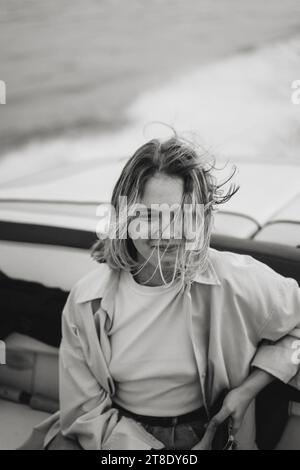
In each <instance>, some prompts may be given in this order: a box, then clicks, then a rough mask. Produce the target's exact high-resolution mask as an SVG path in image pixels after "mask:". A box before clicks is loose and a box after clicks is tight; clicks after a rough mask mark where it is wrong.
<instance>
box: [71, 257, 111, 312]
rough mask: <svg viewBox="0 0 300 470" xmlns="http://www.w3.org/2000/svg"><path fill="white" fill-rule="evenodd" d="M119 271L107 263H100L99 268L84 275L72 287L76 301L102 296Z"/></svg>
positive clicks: (85, 300)
mask: <svg viewBox="0 0 300 470" xmlns="http://www.w3.org/2000/svg"><path fill="white" fill-rule="evenodd" d="M116 275H117V271H115V270H113V269H112V268H111V267H109V266H108V264H106V263H101V264H98V266H97V268H95V269H93V270H92V271H90V272H89V273H88V274H86V275H85V276H83V277H82V278H81V279H80V280H79V281H78V282H77V283H76V284H75V285H74V286H73V288H72V291H71V293H72V294H73V298H74V302H75V303H82V302H89V301H92V300H94V299H97V298H102V297H103V296H104V294H105V292H106V291H107V289H108V287H110V286H111V283H112V281H113V280H114V279H115V277H116Z"/></svg>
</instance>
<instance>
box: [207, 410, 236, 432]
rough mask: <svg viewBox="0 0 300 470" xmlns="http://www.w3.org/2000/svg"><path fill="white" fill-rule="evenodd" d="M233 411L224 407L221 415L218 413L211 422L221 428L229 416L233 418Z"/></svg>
mask: <svg viewBox="0 0 300 470" xmlns="http://www.w3.org/2000/svg"><path fill="white" fill-rule="evenodd" d="M231 414H232V411H231V410H230V409H229V408H228V407H227V406H224V405H223V406H222V408H221V410H220V411H219V413H217V414H216V415H215V416H214V417H213V418H212V419H211V421H210V423H213V424H214V426H215V427H218V426H220V424H222V423H223V422H224V421H225V420H226V419H227V418H229V416H231Z"/></svg>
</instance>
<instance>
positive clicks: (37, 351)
mask: <svg viewBox="0 0 300 470" xmlns="http://www.w3.org/2000/svg"><path fill="white" fill-rule="evenodd" d="M123 164H124V161H123V160H119V161H114V162H111V163H103V162H99V161H98V162H95V161H90V162H86V163H84V164H78V165H74V166H73V167H72V168H70V167H65V168H59V169H54V170H48V171H43V172H40V173H37V174H34V175H30V176H27V177H23V178H19V179H15V180H10V181H7V182H6V183H5V184H2V186H1V189H0V260H1V264H0V271H2V272H3V273H5V275H6V276H9V277H10V278H12V279H18V280H23V281H25V282H38V283H41V284H42V285H43V286H45V287H46V288H49V289H50V288H59V289H61V290H63V291H65V292H68V291H70V289H71V288H72V286H73V285H74V284H75V283H76V282H77V281H78V280H79V279H80V278H81V277H82V276H84V275H85V274H87V273H88V272H89V271H90V270H92V269H94V268H95V262H94V261H93V260H92V259H91V257H90V252H89V249H90V247H91V245H92V244H93V243H94V241H95V240H96V238H97V237H96V227H97V222H98V220H97V213H98V212H97V210H98V208H99V206H101V204H106V203H108V202H109V200H110V195H111V192H112V189H113V186H114V184H115V182H116V180H117V178H118V176H119V174H120V171H121V168H122V166H123ZM216 177H218V174H216ZM299 181H300V167H296V166H287V165H275V166H270V165H258V164H248V163H247V164H240V165H239V172H238V177H237V183H238V184H239V185H240V190H239V191H238V193H237V194H236V195H235V196H234V197H233V198H232V199H231V200H230V201H229V202H228V203H227V204H225V205H224V207H222V208H220V210H219V211H218V212H216V214H215V224H214V232H213V236H212V242H211V245H212V247H214V248H216V249H218V250H226V251H233V252H236V253H244V254H248V255H251V256H253V257H255V258H257V259H258V260H260V261H263V262H264V263H266V264H268V265H269V266H270V267H272V268H273V269H275V270H276V271H278V272H279V273H280V274H282V275H284V276H287V277H293V278H294V279H296V280H297V281H298V283H299V284H300V250H299V248H300V192H299ZM2 315H5V312H3V313H2ZM5 348H6V364H5V365H4V364H3V365H0V396H1V397H2V398H0V449H15V448H18V447H19V446H20V445H21V444H22V443H23V442H24V441H25V440H26V438H27V437H28V436H29V434H30V433H31V430H32V428H33V426H34V425H36V424H37V423H39V422H41V421H42V420H43V419H44V418H45V417H46V416H48V414H49V412H51V411H53V409H54V408H55V403H57V402H58V349H57V347H54V346H49V345H47V344H46V343H44V342H42V341H39V340H37V339H34V338H32V337H30V336H29V335H22V334H19V333H17V332H13V333H12V334H10V335H9V337H8V338H7V339H6V340H5ZM16 391H21V392H22V393H23V394H25V395H26V396H27V397H28V396H30V397H36V400H35V401H34V400H33V401H28V403H22V402H21V403H20V400H19V399H17V398H18V397H19V396H20V395H18V394H14V393H15V392H16ZM5 393H6V395H5ZM16 397H17V398H16ZM21 401H22V400H21ZM33 403H34V404H33ZM295 409H298V412H299V415H297V413H296V414H295V416H292V417H291V418H290V422H289V427H288V428H287V430H286V432H285V436H284V439H285V442H286V441H288V442H295V439H296V437H297V436H296V434H298V435H300V410H299V406H298V407H297V406H295Z"/></svg>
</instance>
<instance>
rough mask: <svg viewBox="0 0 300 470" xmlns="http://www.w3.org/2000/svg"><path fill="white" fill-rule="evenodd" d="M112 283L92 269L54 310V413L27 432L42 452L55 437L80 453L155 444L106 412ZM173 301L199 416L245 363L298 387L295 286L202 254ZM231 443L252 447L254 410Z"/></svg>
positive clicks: (111, 387) (245, 264)
mask: <svg viewBox="0 0 300 470" xmlns="http://www.w3.org/2000/svg"><path fill="white" fill-rule="evenodd" d="M118 281H119V273H118V271H114V270H112V269H110V268H109V267H108V266H107V265H106V264H101V265H99V266H98V267H97V269H95V270H94V271H92V272H91V273H89V274H88V275H87V276H85V277H84V278H83V279H81V280H80V281H79V282H78V283H77V284H76V285H75V286H74V287H73V289H72V290H71V292H70V295H69V297H68V299H67V302H66V305H65V307H64V310H63V339H62V343H61V347H60V411H59V412H58V413H56V414H55V415H53V416H51V417H50V418H49V419H48V420H47V421H45V422H43V423H42V424H41V425H39V426H38V427H37V428H36V431H40V432H41V433H42V435H43V436H45V440H44V445H47V444H48V443H49V442H50V440H51V439H52V438H53V437H54V436H55V435H56V434H57V432H59V431H61V432H62V433H63V435H65V436H67V437H70V438H76V439H78V441H79V442H80V444H81V446H82V447H83V448H84V449H93V450H98V449H99V450H100V449H150V448H153V449H159V448H162V447H163V446H164V445H163V443H161V442H160V441H158V440H157V439H156V438H155V437H154V436H152V435H151V434H149V433H148V432H147V431H146V430H145V429H144V428H143V427H142V425H141V424H139V423H137V422H136V421H134V420H132V419H130V418H127V417H122V418H121V419H119V416H118V411H117V410H116V409H115V408H113V407H112V400H113V396H114V393H115V384H114V381H113V379H112V377H111V374H110V371H109V368H108V364H109V361H110V357H111V348H110V341H109V338H108V335H107V331H108V330H109V328H110V326H111V325H112V322H113V315H114V299H115V292H116V289H117V288H118ZM182 295H184V296H185V302H184V305H185V308H186V309H187V312H188V316H189V328H190V333H191V338H192V342H193V348H194V352H195V357H196V361H197V367H198V371H199V377H200V385H201V390H202V397H201V400H202V398H203V399H204V405H205V407H206V409H207V412H208V413H209V410H210V406H211V405H212V403H213V402H214V400H215V399H216V397H217V396H218V394H219V393H220V391H221V390H222V389H224V388H227V389H232V388H235V387H237V386H239V385H241V384H242V382H243V381H244V380H245V379H246V378H247V376H248V375H249V373H250V371H251V367H253V366H255V367H258V368H260V369H263V370H265V371H267V372H269V373H271V374H272V375H274V376H276V377H278V378H279V379H280V380H282V381H284V382H286V383H288V382H289V383H290V384H291V385H293V386H296V387H297V388H299V389H300V373H298V368H299V360H297V354H296V352H297V350H296V349H295V348H296V347H297V344H298V347H299V339H300V289H299V287H298V284H297V282H296V281H295V280H294V279H291V278H285V277H283V276H281V275H279V274H277V273H276V272H275V271H273V270H272V269H271V268H269V267H268V266H266V265H265V264H263V263H260V262H259V261H257V260H255V259H254V258H252V257H250V256H246V255H238V254H234V253H231V252H220V251H217V250H214V249H212V248H210V249H209V264H208V269H207V270H206V272H205V273H199V274H197V276H196V277H195V278H194V282H193V283H192V284H191V285H189V286H188V287H186V288H185V289H184V291H183V294H182ZM100 299H101V301H99V300H100ZM95 306H96V308H95ZM263 340H266V341H263ZM262 341H263V342H262ZM261 342H262V343H261ZM299 356H300V354H299ZM183 400H184V397H183ZM43 439H44V437H43ZM237 440H238V442H239V447H240V448H241V449H253V448H255V425H254V403H253V405H252V406H250V407H249V408H248V411H247V414H246V416H245V419H244V421H243V425H242V427H241V429H240V431H239V433H238V435H237Z"/></svg>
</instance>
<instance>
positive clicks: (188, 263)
mask: <svg viewBox="0 0 300 470" xmlns="http://www.w3.org/2000/svg"><path fill="white" fill-rule="evenodd" d="M254 185H255V182H254ZM235 192H236V188H234V187H231V188H230V190H229V191H228V192H227V193H226V194H225V193H224V192H223V186H222V185H218V184H217V181H216V179H215V177H214V176H213V174H212V167H211V162H210V161H208V160H207V159H206V157H204V156H202V155H201V152H200V151H198V150H197V148H195V147H194V146H193V145H191V144H190V143H188V142H186V141H184V140H182V139H180V138H178V137H177V136H176V135H175V136H174V137H172V138H171V139H169V140H167V141H165V142H160V141H159V140H152V141H150V142H148V143H146V144H145V145H143V146H142V147H141V148H139V149H138V150H137V151H136V152H135V153H134V155H133V156H132V157H131V158H130V159H129V161H128V162H127V163H126V165H125V167H124V169H123V171H122V174H121V176H120V178H119V180H118V181H117V183H116V185H115V188H114V191H113V195H112V200H111V204H112V208H114V209H115V210H116V214H117V216H116V218H115V219H114V220H113V218H111V223H110V225H109V231H108V234H109V236H107V237H106V238H105V239H103V240H100V241H99V242H97V243H96V245H95V246H94V248H93V256H94V258H95V259H96V260H97V261H99V263H100V264H99V266H98V267H97V268H96V269H95V270H94V271H93V272H91V273H90V274H88V275H87V276H86V277H85V278H83V279H82V280H81V281H79V282H78V283H77V284H76V285H75V287H74V288H73V289H72V291H71V293H70V295H69V297H68V300H67V303H66V305H65V308H64V311H63V339H62V343H61V348H60V411H59V412H58V413H56V414H55V415H53V416H51V418H50V419H48V420H47V421H46V422H44V423H42V424H41V425H40V426H38V427H37V428H36V429H35V438H36V439H37V440H36V442H38V441H39V442H40V444H41V445H43V446H44V447H45V448H49V449H61V448H69V449H80V448H83V449H87V450H88V449H99V450H100V449H151V448H153V449H160V448H165V449H194V450H196V449H206V448H211V447H212V445H213V444H212V443H213V438H214V436H215V433H216V430H217V429H218V428H219V426H220V424H221V423H223V422H226V423H227V424H228V428H229V431H228V433H229V434H232V435H234V438H235V441H236V445H237V447H238V448H240V449H255V416H254V399H255V397H256V395H257V393H258V392H259V391H261V390H262V389H263V388H264V387H265V386H266V385H267V384H269V383H270V382H272V381H273V380H274V379H275V378H276V379H279V380H281V381H283V382H285V383H288V382H289V383H290V384H292V385H297V383H298V385H299V376H297V373H298V367H299V365H298V364H297V363H296V361H294V362H293V361H292V357H293V353H294V352H295V351H294V349H293V347H294V342H295V339H297V338H298V339H299V332H300V330H299V326H300V290H299V288H298V285H297V283H296V281H294V280H293V279H290V278H284V277H282V276H280V275H279V274H277V273H276V272H275V271H273V270H272V269H270V268H269V267H267V266H266V265H264V264H262V263H260V262H258V261H256V260H255V259H254V258H252V257H250V256H244V255H237V254H234V253H231V252H219V251H217V250H214V249H212V248H210V236H211V230H212V226H213V215H214V210H215V209H216V208H217V206H218V205H219V204H222V203H224V202H226V201H227V200H229V199H230V197H231V196H232V195H233V194H234V193H235ZM124 198H126V204H127V209H126V215H124V214H125V212H124V210H123V209H124V207H123V208H122V207H121V205H122V204H123V202H124ZM120 201H123V202H122V203H121V202H120ZM137 204H138V205H139V206H137ZM137 207H140V209H141V210H140V211H139V213H138V214H137V212H135V210H136V208H137ZM174 207H175V210H173V209H174ZM168 208H169V209H170V208H171V210H170V211H169V216H170V217H169V221H168V223H167V224H165V223H164V211H166V212H168ZM186 208H187V212H184V210H185V209H186ZM199 208H200V212H199V211H198V209H199ZM201 208H202V212H201ZM181 209H182V212H181V211H180V210H181ZM197 211H198V212H197ZM182 214H183V216H182ZM187 214H189V216H188V215H187ZM197 214H198V215H199V214H200V215H201V214H202V218H201V216H200V218H198V219H197ZM189 217H190V218H189ZM165 220H166V219H165ZM186 221H188V222H191V221H192V225H193V224H195V227H196V230H187V231H182V232H181V236H177V235H178V230H179V229H180V228H182V226H183V225H184V223H185V222H186ZM167 227H168V228H170V227H171V228H173V231H172V230H171V231H168V230H166V229H167ZM189 229H191V225H189ZM179 232H180V230H179ZM145 233H146V234H147V235H146V236H145ZM149 234H150V235H149ZM103 238H104V237H103ZM227 392H228V393H227ZM226 393H227V394H226ZM223 395H224V396H225V395H226V398H225V400H224V401H222V399H221V397H222V396H223ZM220 400H221V401H220ZM218 402H220V403H219V404H220V406H219V407H217V404H218ZM228 428H227V429H228ZM225 433H226V431H225ZM228 437H229V440H230V436H228ZM225 444H226V443H225ZM229 444H230V442H229ZM214 445H217V444H214Z"/></svg>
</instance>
